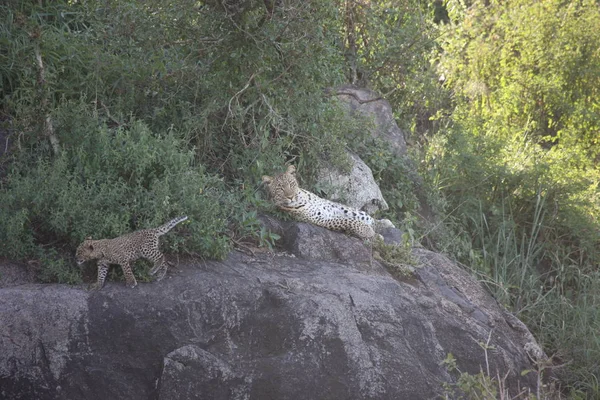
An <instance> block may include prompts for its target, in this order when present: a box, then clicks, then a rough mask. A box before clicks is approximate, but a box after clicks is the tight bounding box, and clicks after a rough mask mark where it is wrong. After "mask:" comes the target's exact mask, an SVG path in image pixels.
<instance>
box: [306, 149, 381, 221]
mask: <svg viewBox="0 0 600 400" xmlns="http://www.w3.org/2000/svg"><path fill="white" fill-rule="evenodd" d="M348 158H349V160H350V163H351V168H350V172H349V173H344V172H343V171H340V170H339V169H337V168H335V167H332V166H329V167H324V168H321V169H320V170H319V173H318V175H317V185H318V186H319V187H321V188H322V189H323V190H324V191H325V192H326V195H327V198H328V199H329V200H333V201H337V202H341V203H343V204H346V205H349V206H350V207H354V208H357V209H359V210H363V211H366V212H368V213H370V214H372V213H374V212H375V211H378V210H383V211H384V210H387V209H388V208H389V207H388V204H387V203H386V201H385V199H384V198H383V195H382V194H381V190H380V189H379V186H378V185H377V183H376V182H375V178H373V172H371V168H369V166H368V165H367V164H365V162H364V161H363V160H361V159H360V157H358V156H357V155H356V154H354V153H351V152H348Z"/></svg>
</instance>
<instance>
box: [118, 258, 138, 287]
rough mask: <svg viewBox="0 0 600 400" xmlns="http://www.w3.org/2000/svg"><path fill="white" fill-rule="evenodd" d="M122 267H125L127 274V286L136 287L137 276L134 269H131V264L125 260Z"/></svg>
mask: <svg viewBox="0 0 600 400" xmlns="http://www.w3.org/2000/svg"><path fill="white" fill-rule="evenodd" d="M121 268H122V269H123V275H125V282H126V283H127V286H129V287H130V288H134V287H136V286H137V281H136V280H135V276H134V275H133V270H132V269H131V264H129V262H128V261H125V262H123V264H121Z"/></svg>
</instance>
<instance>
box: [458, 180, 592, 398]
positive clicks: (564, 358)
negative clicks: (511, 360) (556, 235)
mask: <svg viewBox="0 0 600 400" xmlns="http://www.w3.org/2000/svg"><path fill="white" fill-rule="evenodd" d="M543 192H544V191H543V190H542V189H541V187H540V188H538V191H537V196H536V198H535V207H534V208H533V209H532V211H531V215H530V221H531V223H530V225H529V226H528V227H527V228H526V229H523V227H522V226H521V225H520V224H519V223H518V222H517V220H516V217H515V211H514V210H513V207H512V200H511V198H510V197H503V198H502V199H501V201H500V204H502V207H501V208H500V209H499V214H498V215H496V216H495V217H494V221H493V222H492V221H490V216H489V214H488V213H486V212H485V211H484V209H483V207H482V206H481V205H480V212H479V214H477V215H472V216H470V220H471V222H472V224H473V225H472V226H473V227H474V230H473V232H474V236H475V237H476V240H474V241H473V243H474V245H475V247H476V248H478V250H474V251H472V252H471V257H470V258H471V260H470V262H467V263H466V264H467V265H469V266H470V268H471V269H472V271H473V272H474V273H475V274H477V275H478V276H479V277H480V279H481V281H482V282H484V284H486V285H487V287H488V288H489V290H490V291H491V293H492V294H493V295H494V296H495V298H496V299H497V300H498V301H499V302H500V303H501V304H503V305H504V306H506V307H507V308H508V309H509V310H511V311H512V312H513V313H514V314H515V315H516V316H517V317H519V318H520V319H521V320H523V321H524V322H525V323H526V325H527V326H528V327H529V328H530V329H531V330H532V331H533V332H534V335H535V336H536V337H537V339H538V340H539V342H540V343H541V344H542V345H543V347H544V349H545V350H546V351H547V352H548V353H549V355H550V356H551V357H552V359H553V361H554V364H555V365H563V364H564V365H563V366H562V367H561V368H557V369H556V370H555V371H554V373H555V374H556V375H557V376H558V377H559V378H561V381H562V382H563V384H564V385H565V388H566V389H569V393H570V394H569V396H570V397H571V398H586V397H587V398H599V397H600V382H598V377H599V376H600V363H599V360H600V307H599V306H600V272H599V271H597V270H596V268H595V267H594V266H593V265H591V264H590V263H589V262H588V261H586V259H583V258H582V257H581V256H579V257H574V256H573V255H574V254H577V253H579V252H576V251H567V250H568V249H567V248H565V247H559V246H555V244H554V243H552V242H548V241H545V240H541V238H540V237H541V236H543V235H544V229H547V228H548V225H546V222H547V215H548V213H549V210H548V206H547V197H546V196H545V195H544V194H543ZM520 217H521V218H522V217H523V216H522V215H521V216H520Z"/></svg>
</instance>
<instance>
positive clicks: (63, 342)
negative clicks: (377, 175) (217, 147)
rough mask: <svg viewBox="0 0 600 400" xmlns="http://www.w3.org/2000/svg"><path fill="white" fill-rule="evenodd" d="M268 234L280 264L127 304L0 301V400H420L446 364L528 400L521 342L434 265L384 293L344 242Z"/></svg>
mask: <svg viewBox="0 0 600 400" xmlns="http://www.w3.org/2000/svg"><path fill="white" fill-rule="evenodd" d="M279 224H280V227H281V232H282V233H284V235H285V236H284V237H283V242H284V243H285V248H286V249H288V250H285V251H278V252H275V253H266V252H258V251H254V252H248V253H247V254H246V253H243V252H237V251H236V252H232V253H231V254H230V256H229V257H228V258H227V259H226V260H225V261H223V262H216V261H206V262H202V261H194V260H187V261H181V262H180V264H179V266H178V268H171V269H169V275H168V276H167V278H165V279H163V280H162V281H160V282H154V283H140V284H139V285H138V287H136V288H135V289H130V288H128V287H126V286H125V284H124V282H113V281H109V282H108V283H107V284H106V286H105V287H104V289H102V290H100V291H95V292H93V291H87V290H85V289H84V285H81V286H73V287H70V286H67V285H60V284H45V285H44V284H32V283H28V284H23V285H17V286H10V287H4V288H1V289H0V304H2V307H0V321H2V322H1V324H0V398H2V399H39V400H44V399H88V400H94V399H102V400H104V399H130V400H135V399H144V400H146V399H159V400H163V399H181V400H184V399H244V400H252V399H257V400H269V399H273V400H275V399H277V400H286V399H289V400H292V399H294V400H295V399H303V400H312V399H357V400H361V399H380V400H385V399H390V400H391V399H411V400H419V399H432V398H437V397H438V396H441V395H442V394H443V387H442V384H443V383H444V382H454V381H455V380H456V379H457V376H456V375H455V374H454V373H451V372H448V371H447V369H446V368H445V367H444V365H443V363H442V361H443V360H444V359H445V358H446V357H447V355H448V354H449V353H452V355H453V356H454V358H455V359H456V360H457V363H458V366H459V368H460V370H461V371H464V372H470V373H473V374H475V373H478V372H479V371H480V369H481V368H483V369H484V370H485V369H486V368H487V367H486V365H489V368H490V371H491V372H492V373H493V374H494V376H495V374H496V372H497V373H499V374H500V376H504V375H505V374H507V380H506V384H507V385H508V387H509V388H510V389H511V391H512V393H513V394H515V393H516V392H517V391H518V390H520V389H523V388H530V389H531V390H535V385H536V384H537V382H536V376H535V374H534V373H530V374H527V375H525V376H523V377H522V376H521V375H520V373H521V371H524V370H527V369H534V367H533V366H532V364H531V361H530V359H529V357H528V355H527V351H529V352H531V351H532V350H531V349H534V350H535V349H539V346H537V344H536V343H535V340H534V339H533V337H532V335H531V333H529V331H528V330H527V328H526V327H525V326H524V325H523V324H522V323H521V322H520V321H518V320H517V319H516V318H515V317H514V316H512V315H510V314H509V313H508V312H507V311H506V310H505V309H503V308H502V307H501V306H500V305H499V304H497V303H496V301H495V300H494V299H493V298H492V297H490V296H489V295H488V294H487V293H486V291H485V290H484V288H483V287H482V286H481V285H480V284H479V283H478V282H477V281H476V280H474V279H473V278H472V277H470V276H469V274H468V273H466V272H465V271H463V270H462V269H461V268H459V267H458V266H457V265H456V264H454V263H453V262H451V261H450V260H448V259H447V258H445V257H444V256H441V255H438V254H435V253H432V252H429V251H427V250H424V249H414V250H413V257H414V258H415V259H417V260H418V263H417V264H418V265H417V267H416V268H415V273H414V276H412V277H410V278H407V279H402V280H397V279H395V278H393V277H392V276H391V275H390V274H389V273H388V272H387V270H386V269H385V267H383V266H382V265H381V264H379V263H378V262H377V261H375V260H373V259H371V258H370V257H369V254H370V253H369V251H368V250H367V249H366V248H365V247H364V244H363V243H362V242H361V241H360V240H358V239H355V238H350V237H348V236H345V235H343V234H341V233H336V232H330V231H326V230H324V229H322V228H318V227H310V226H309V225H306V224H299V223H294V222H279ZM312 228H314V229H312ZM293 231H295V232H296V233H295V234H292V233H289V232H293ZM286 232H288V233H286ZM331 248H337V249H338V251H330V250H331ZM291 252H293V253H291ZM488 339H489V345H490V346H493V350H488V354H487V360H486V354H485V352H484V349H483V348H482V347H481V346H480V343H486V342H487V341H488ZM540 354H543V353H540ZM486 361H487V363H486Z"/></svg>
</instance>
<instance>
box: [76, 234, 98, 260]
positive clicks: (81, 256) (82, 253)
mask: <svg viewBox="0 0 600 400" xmlns="http://www.w3.org/2000/svg"><path fill="white" fill-rule="evenodd" d="M94 242H95V240H92V238H91V237H89V238H87V239H86V240H84V241H83V243H81V244H80V245H79V247H77V251H76V252H75V260H76V261H77V265H81V264H83V263H84V262H86V261H89V260H93V259H94V258H97V257H96V255H95V253H94V247H95V243H94Z"/></svg>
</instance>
